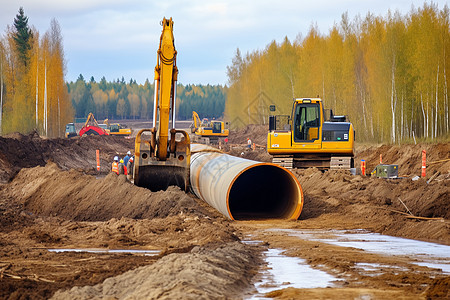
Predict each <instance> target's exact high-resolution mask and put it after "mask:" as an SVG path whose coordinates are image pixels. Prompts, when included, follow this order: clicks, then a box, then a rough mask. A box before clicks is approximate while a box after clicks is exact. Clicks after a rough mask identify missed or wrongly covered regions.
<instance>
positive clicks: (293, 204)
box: [190, 144, 303, 220]
mask: <svg viewBox="0 0 450 300" xmlns="http://www.w3.org/2000/svg"><path fill="white" fill-rule="evenodd" d="M190 183H191V188H192V191H193V193H194V194H195V195H196V196H197V197H199V198H200V199H202V200H203V201H205V202H207V203H208V204H209V205H211V206H212V207H214V208H215V209H217V210H218V211H219V212H221V213H222V214H223V215H224V216H226V217H227V218H229V219H231V220H255V219H298V217H299V216H300V213H301V211H302V207H303V192H302V188H301V186H300V183H299V182H298V180H297V178H296V177H295V176H294V175H293V174H292V173H291V172H290V171H288V170H286V169H284V168H282V167H280V166H277V165H275V164H271V163H262V162H257V161H252V160H248V159H244V158H240V157H235V156H231V155H228V154H224V153H222V152H220V151H219V150H218V149H215V148H213V147H208V146H205V145H201V144H191V165H190Z"/></svg>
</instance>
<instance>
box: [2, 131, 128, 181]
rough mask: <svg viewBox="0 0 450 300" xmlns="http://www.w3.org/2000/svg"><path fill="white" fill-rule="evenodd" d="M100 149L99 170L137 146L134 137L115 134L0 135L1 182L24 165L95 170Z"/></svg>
mask: <svg viewBox="0 0 450 300" xmlns="http://www.w3.org/2000/svg"><path fill="white" fill-rule="evenodd" d="M96 149H99V150H100V173H103V174H104V173H107V172H109V171H110V166H111V162H112V159H113V157H114V155H120V156H124V155H125V154H126V151H127V150H130V149H134V140H132V139H125V138H123V137H115V136H88V137H75V138H71V139H62V138H55V139H44V138H41V137H39V135H38V134H37V133H36V132H32V133H30V134H29V135H22V134H20V133H14V134H10V135H8V136H6V137H0V166H1V168H0V182H2V183H5V182H8V181H10V180H11V179H12V178H13V177H14V176H15V175H16V174H17V173H18V172H19V170H20V169H22V168H31V167H35V166H44V165H45V164H46V163H47V161H49V160H51V161H53V162H55V163H56V164H57V165H58V166H59V167H61V168H62V169H65V170H68V169H78V170H83V171H84V172H87V173H92V174H96V173H98V172H97V170H96V166H97V162H96V153H95V150H96Z"/></svg>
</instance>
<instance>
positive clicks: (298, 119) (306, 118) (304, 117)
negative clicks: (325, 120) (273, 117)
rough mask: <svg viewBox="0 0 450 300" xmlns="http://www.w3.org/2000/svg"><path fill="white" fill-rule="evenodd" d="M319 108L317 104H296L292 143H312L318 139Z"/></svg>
mask: <svg viewBox="0 0 450 300" xmlns="http://www.w3.org/2000/svg"><path fill="white" fill-rule="evenodd" d="M319 112H320V106H319V104H318V103H311V104H303V103H298V104H297V105H296V106H295V111H294V124H295V126H294V141H295V142H300V141H314V140H317V139H318V138H319V127H320V113H319Z"/></svg>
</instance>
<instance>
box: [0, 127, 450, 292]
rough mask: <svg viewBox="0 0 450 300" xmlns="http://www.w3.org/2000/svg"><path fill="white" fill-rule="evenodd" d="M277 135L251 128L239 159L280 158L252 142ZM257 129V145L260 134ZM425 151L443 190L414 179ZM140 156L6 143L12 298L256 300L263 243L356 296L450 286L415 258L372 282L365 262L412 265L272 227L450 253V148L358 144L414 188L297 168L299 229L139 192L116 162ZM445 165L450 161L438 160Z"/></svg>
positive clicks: (0, 239) (1, 220) (5, 267)
mask: <svg viewBox="0 0 450 300" xmlns="http://www.w3.org/2000/svg"><path fill="white" fill-rule="evenodd" d="M245 130H247V131H245ZM266 132H267V128H264V126H249V127H248V128H247V129H244V130H242V132H238V133H237V134H236V136H235V137H233V139H232V136H230V142H231V141H233V143H234V144H231V146H232V148H231V153H234V154H235V155H238V156H244V157H247V158H251V159H253V160H259V161H267V160H270V156H268V155H267V153H265V150H264V149H262V148H257V149H256V150H248V149H246V144H245V143H246V138H247V136H249V137H250V138H252V140H253V141H255V142H256V143H262V144H264V143H265V138H266ZM252 133H254V134H255V135H256V137H252V136H251V135H249V134H252ZM259 138H260V139H261V140H258V139H259ZM234 139H236V140H234ZM263 140H264V141H263ZM238 144H239V145H238ZM239 147H240V148H239ZM423 147H425V149H426V150H427V158H428V161H429V162H430V166H429V168H428V169H427V179H428V180H429V179H430V178H431V176H432V175H434V174H437V175H436V176H434V177H433V180H431V181H430V182H429V183H427V181H426V180H425V179H419V180H417V181H413V180H412V179H411V178H412V176H413V175H420V163H421V151H422V148H423ZM96 149H99V150H100V155H101V165H102V170H101V173H103V174H102V176H97V177H101V178H97V177H96V176H91V175H88V174H98V173H97V172H96V170H95V165H96V164H95V150H96ZM130 149H133V140H128V139H124V138H121V137H101V136H93V137H87V138H75V139H70V140H67V139H42V138H40V137H38V136H37V135H36V134H31V135H27V136H24V135H12V136H10V137H9V138H1V137H0V164H1V165H2V167H3V168H2V170H3V173H0V179H1V181H2V182H4V184H2V185H0V225H1V226H0V256H1V257H2V260H1V262H0V274H1V276H2V278H1V280H0V298H7V297H9V298H13V299H14V298H17V299H19V298H34V299H48V298H50V297H52V296H53V295H54V294H55V292H56V291H57V290H60V291H59V292H58V293H57V294H56V295H55V297H56V298H57V299H58V298H59V299H62V298H64V299H67V298H79V299H85V298H97V299H98V298H111V299H112V298H125V297H128V298H138V297H145V298H147V299H148V298H167V299H169V298H185V297H199V298H208V297H211V295H214V296H215V297H217V298H242V297H243V296H242V295H244V294H245V293H246V292H250V293H252V292H254V291H247V290H246V288H248V287H250V288H251V287H252V284H251V283H250V282H249V281H250V280H251V279H252V276H253V275H254V272H255V270H256V269H257V268H258V267H260V266H261V265H262V263H261V262H260V256H259V254H258V253H259V252H260V250H261V248H259V247H254V246H251V247H250V246H247V245H244V244H242V243H240V242H239V238H241V239H244V238H248V236H249V235H250V236H253V237H254V238H256V239H259V240H262V241H265V243H268V244H264V245H263V246H261V247H262V248H264V247H266V246H268V245H269V244H270V247H272V248H273V247H280V248H282V249H289V253H290V254H291V255H293V256H299V257H303V258H305V259H307V260H308V263H310V264H311V265H313V266H315V267H317V268H322V267H324V266H327V267H329V269H327V270H328V271H330V270H331V271H330V272H340V273H345V276H351V278H350V277H348V278H349V279H348V280H347V279H346V281H345V282H344V283H343V286H347V285H348V287H349V288H352V289H355V288H356V290H352V291H351V295H352V297H353V295H355V296H354V297H353V298H356V297H359V295H362V294H361V293H364V291H365V290H364V289H365V288H370V289H371V291H374V290H377V291H378V290H380V292H379V293H380V295H383V293H384V292H385V290H389V291H387V292H388V294H386V295H394V294H395V295H403V294H404V293H408V295H409V296H411V298H412V297H414V296H424V294H420V293H422V292H424V291H425V289H426V288H427V286H429V287H430V289H429V290H428V295H430V297H434V296H435V297H437V295H442V291H443V290H445V287H446V286H448V280H443V279H442V278H443V275H442V274H440V275H439V273H436V272H431V271H429V270H427V269H426V268H425V267H419V266H417V267H414V268H411V264H410V263H409V262H408V258H407V257H402V258H401V260H402V262H401V264H399V265H398V267H401V268H403V267H405V268H406V269H405V270H406V271H401V273H400V274H398V272H399V270H398V269H393V270H392V272H391V273H389V277H386V276H388V275H386V274H385V275H383V276H385V277H383V276H381V277H378V276H376V277H373V278H372V277H370V276H365V275H359V273H358V272H357V271H355V270H354V268H353V265H355V264H357V263H359V262H367V263H379V264H383V263H389V264H396V261H397V260H398V259H397V258H396V257H389V256H386V257H383V258H380V257H379V256H377V255H375V254H369V253H365V252H364V251H357V249H350V248H343V247H340V248H339V247H337V246H331V245H324V244H321V243H318V242H316V241H298V240H295V241H294V240H293V239H289V238H287V237H286V236H280V237H279V236H276V235H275V234H272V235H269V234H268V233H267V232H265V231H260V229H264V228H269V229H270V228H275V227H276V228H293V229H296V228H297V229H299V228H301V229H303V228H305V229H306V228H311V229H324V230H327V229H368V230H371V231H375V232H380V233H384V234H390V235H397V236H402V237H409V238H417V239H423V240H433V241H438V242H440V243H443V244H450V223H449V218H450V215H449V211H448V207H449V204H450V203H449V198H450V197H449V189H450V186H449V185H450V176H449V170H450V165H449V163H448V161H446V159H448V158H449V152H450V151H449V150H450V149H449V144H435V145H419V146H413V145H406V146H402V147H398V146H361V147H359V146H358V147H357V160H356V161H360V159H365V160H366V161H367V162H368V164H367V169H368V171H371V169H372V167H374V166H375V165H377V164H378V162H379V154H382V155H383V162H386V163H389V164H398V165H399V169H400V174H401V175H408V176H409V177H408V178H404V179H395V180H385V179H377V178H373V177H363V176H360V175H356V176H353V175H350V173H349V172H346V171H326V172H321V171H319V170H317V169H307V170H294V171H293V173H294V174H295V175H296V176H297V177H298V179H299V181H300V183H301V185H302V188H303V192H304V195H305V201H304V208H303V211H302V214H301V217H300V220H299V221H298V222H295V221H281V220H278V221H274V220H268V221H248V222H231V221H229V220H226V219H225V218H224V217H223V216H222V215H221V214H219V213H218V212H216V211H215V210H214V209H212V208H211V207H209V206H208V205H207V204H205V203H203V202H202V201H201V200H198V199H197V198H195V197H194V196H193V195H190V194H186V193H184V192H182V191H181V190H180V189H179V188H177V187H170V188H169V189H168V190H167V191H161V192H156V193H153V192H151V191H149V190H147V189H143V188H140V187H136V186H134V185H132V184H130V183H129V182H127V181H126V179H125V177H124V176H116V175H115V174H112V173H109V167H110V162H111V159H112V157H113V156H114V155H117V154H119V155H124V154H125V153H126V151H127V150H130ZM233 151H234V152H233ZM241 153H244V154H243V155H241ZM435 161H440V162H437V163H431V162H435ZM103 175H106V176H103ZM400 200H401V201H400ZM405 206H406V207H407V209H406V207H405ZM408 211H410V212H411V214H412V215H414V216H418V217H422V218H437V219H431V220H428V219H426V220H425V219H420V218H419V219H418V218H415V219H410V217H411V216H408V215H409V213H408ZM258 232H260V233H261V234H260V235H259V236H258V235H256V234H257V233H258ZM48 248H101V249H140V250H148V249H153V250H155V249H156V250H160V251H161V252H160V254H159V255H156V256H145V255H136V254H123V253H119V254H111V253H90V252H81V253H78V252H62V253H54V252H49V251H47V249H48ZM419 269H420V270H421V271H420V274H419V273H417V270H419ZM333 270H335V271H333ZM336 270H337V271H336ZM408 270H412V271H411V272H409V271H408ZM386 272H387V271H386ZM436 274H438V276H437V275H436ZM386 278H388V279H389V280H385V279H386ZM433 280H436V281H435V282H434V281H433ZM432 283H433V284H432ZM411 286H412V288H411ZM279 287H280V289H281V288H282V285H280V286H279ZM359 288H361V289H359ZM339 289H340V287H339V288H336V289H324V290H322V291H321V290H319V289H314V292H313V294H314V295H315V296H316V295H317V297H321V296H324V295H328V296H329V298H333V295H335V294H334V293H335V292H336V291H339ZM326 290H328V292H327V291H326ZM341 292H342V293H344V292H346V290H345V289H344V290H341ZM447 294H448V293H447ZM143 295H144V296H143ZM283 295H284V296H286V297H288V294H283V293H282V294H280V295H279V297H283ZM291 295H295V291H294V292H292V294H291ZM297 295H298V294H297ZM342 295H343V294H342ZM377 295H378V294H377ZM444 295H445V294H444ZM273 296H276V295H275V294H274V295H273ZM380 297H381V296H380ZM337 298H339V297H337ZM340 298H343V299H346V298H348V296H347V297H340ZM386 298H389V297H386Z"/></svg>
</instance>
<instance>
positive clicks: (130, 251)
mask: <svg viewBox="0 0 450 300" xmlns="http://www.w3.org/2000/svg"><path fill="white" fill-rule="evenodd" d="M47 250H48V251H50V252H55V253H61V252H89V253H109V254H136V255H145V256H155V255H159V254H160V253H161V251H160V250H135V249H98V248H55V249H47Z"/></svg>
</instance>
